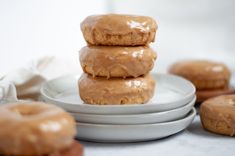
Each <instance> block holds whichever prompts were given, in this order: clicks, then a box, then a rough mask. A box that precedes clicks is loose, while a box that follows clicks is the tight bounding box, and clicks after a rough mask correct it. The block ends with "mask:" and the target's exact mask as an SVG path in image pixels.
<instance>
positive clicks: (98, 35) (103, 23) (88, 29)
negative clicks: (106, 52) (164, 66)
mask: <svg viewBox="0 0 235 156" xmlns="http://www.w3.org/2000/svg"><path fill="white" fill-rule="evenodd" d="M81 30H82V33H83V36H84V38H85V40H86V41H87V43H88V44H90V45H117V46H136V45H148V44H149V43H150V42H154V39H155V34H156V30H157V24H156V22H155V21H154V19H152V18H151V17H147V16H134V15H120V14H106V15H92V16H88V17H87V18H86V19H85V20H84V21H83V22H82V23H81Z"/></svg>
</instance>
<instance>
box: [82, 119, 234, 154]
mask: <svg viewBox="0 0 235 156" xmlns="http://www.w3.org/2000/svg"><path fill="white" fill-rule="evenodd" d="M114 135H115V132H114ZM81 143H82V144H83V145H84V146H85V156H106V155H107V156H144V155H145V156H161V155H164V156H168V155H169V156H172V155H174V156H208V155H211V156H222V155H225V156H232V155H234V153H235V138H234V137H227V136H222V135H217V134H213V133H210V132H207V131H205V130H204V129H203V128H202V126H201V123H200V119H199V117H198V116H197V117H196V118H195V119H194V121H193V123H192V124H191V125H190V126H189V127H188V128H187V129H186V130H185V131H183V132H180V133H178V134H176V135H173V136H170V137H168V138H165V139H161V140H155V141H149V142H139V143H119V144H116V143H115V144H109V143H93V142H85V141H81Z"/></svg>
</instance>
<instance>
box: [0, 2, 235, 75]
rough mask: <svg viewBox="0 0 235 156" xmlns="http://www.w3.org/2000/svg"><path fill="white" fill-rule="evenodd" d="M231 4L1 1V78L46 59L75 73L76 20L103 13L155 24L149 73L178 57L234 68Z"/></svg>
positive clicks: (78, 37) (78, 44) (80, 41)
mask: <svg viewBox="0 0 235 156" xmlns="http://www.w3.org/2000/svg"><path fill="white" fill-rule="evenodd" d="M234 7H235V1H233V0H226V1H221V0H197V1H195V0H148V1H146V0H138V1H137V0H125V1H120V0H85V1H80V0H37V1H36V0H0V75H2V74H4V73H7V72H8V71H9V70H12V69H15V68H19V67H21V66H22V65H24V64H26V62H28V61H30V60H31V59H33V58H39V57H42V56H45V55H49V56H57V57H61V58H63V59H67V60H69V61H70V62H71V63H72V64H73V65H74V66H77V68H78V71H81V70H80V66H79V63H78V58H77V57H78V56H77V52H78V50H79V49H80V48H81V47H82V46H84V45H85V42H84V39H83V37H82V34H81V32H80V22H81V21H82V20H83V19H84V18H85V17H86V16H88V15H91V14H100V13H106V12H115V13H129V14H140V15H149V16H152V17H154V18H155V19H156V20H157V22H158V25H159V30H158V33H157V39H156V42H155V43H154V44H152V46H153V47H154V49H156V51H157V52H158V60H157V62H156V66H155V68H154V72H156V71H158V72H164V71H165V70H166V68H167V66H168V65H169V64H171V63H172V62H173V61H176V60H178V59H186V58H208V59H213V60H219V61H222V62H225V63H226V64H228V65H229V67H230V68H231V69H232V70H235V63H234V62H235V59H234V58H235V54H234V51H235V44H234V41H235V37H234V36H235V29H234V27H235V17H234V13H235V11H234Z"/></svg>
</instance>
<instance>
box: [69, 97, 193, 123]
mask: <svg viewBox="0 0 235 156" xmlns="http://www.w3.org/2000/svg"><path fill="white" fill-rule="evenodd" d="M195 101H196V96H195V97H194V98H193V100H192V101H191V102H189V103H188V104H187V105H185V106H183V107H180V108H176V109H172V110H169V111H164V112H157V113H145V114H130V115H107V114H106V115H96V114H83V113H70V114H72V115H73V116H74V118H75V119H76V121H78V122H84V123H93V124H123V125H132V124H151V123H161V122H167V121H173V120H178V119H180V118H183V117H184V116H185V115H187V114H188V113H189V111H190V110H191V109H192V107H193V106H194V104H195Z"/></svg>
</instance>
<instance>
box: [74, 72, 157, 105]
mask: <svg viewBox="0 0 235 156" xmlns="http://www.w3.org/2000/svg"><path fill="white" fill-rule="evenodd" d="M78 86H79V94H80V97H81V99H82V100H83V101H84V102H85V103H87V104H97V105H107V104H109V105H112V104H113V105H115V104H116V105H118V104H144V103H146V102H147V101H148V100H149V99H150V98H151V97H152V96H153V93H154V88H155V81H154V79H153V78H152V77H151V76H150V75H149V74H148V75H146V76H142V77H137V78H126V79H120V78H110V79H107V78H105V77H92V76H91V75H88V74H83V75H82V76H81V77H80V79H79V81H78Z"/></svg>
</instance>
